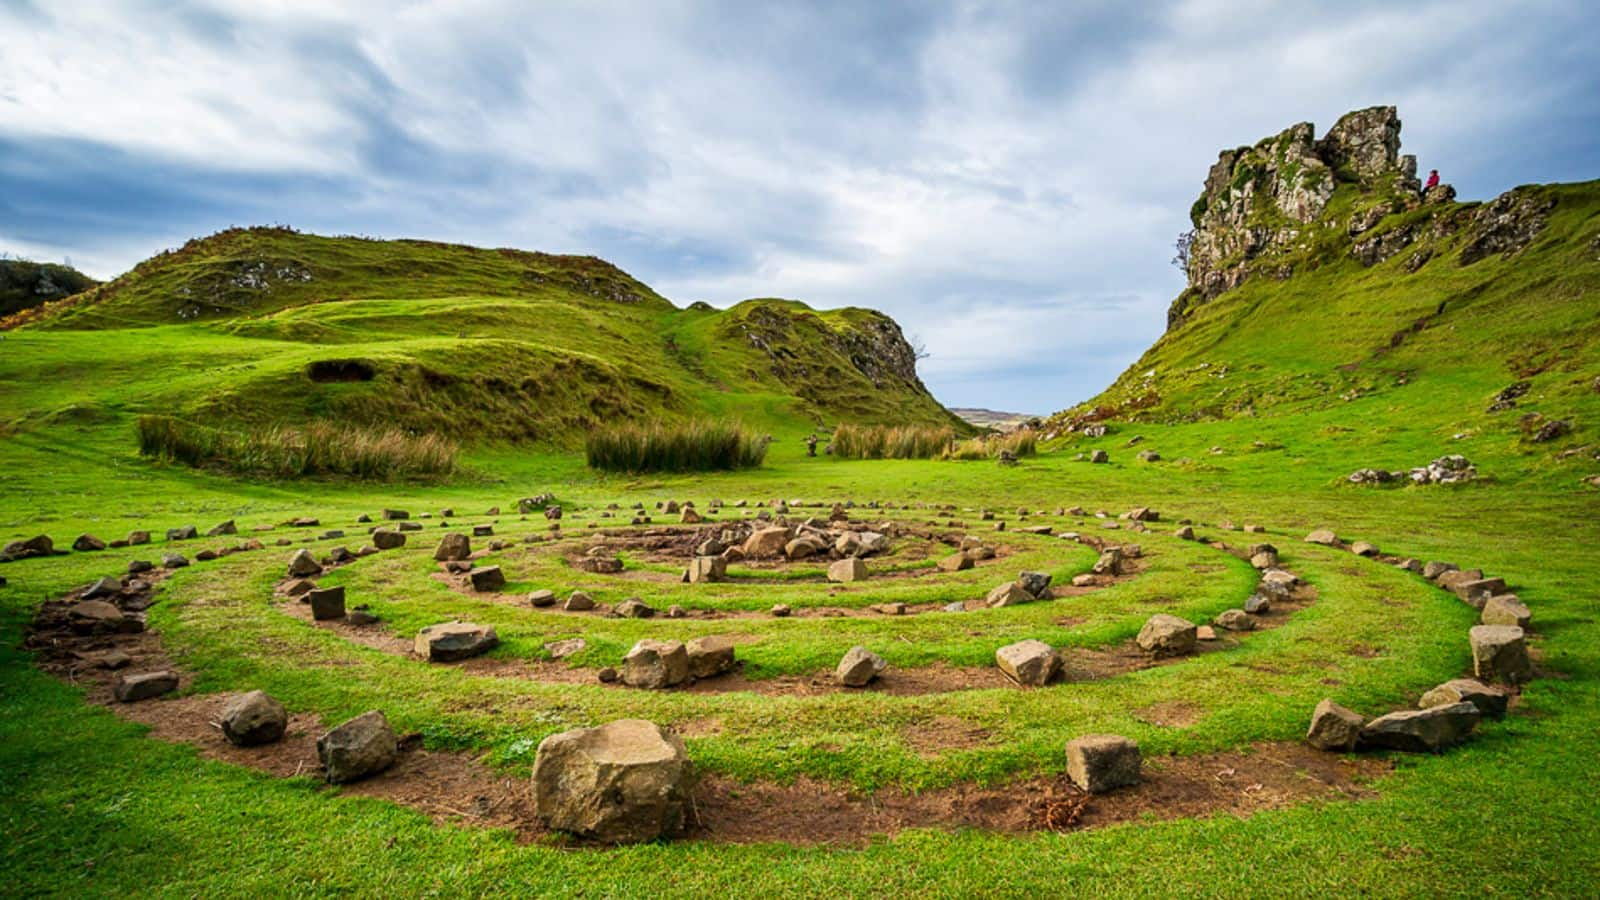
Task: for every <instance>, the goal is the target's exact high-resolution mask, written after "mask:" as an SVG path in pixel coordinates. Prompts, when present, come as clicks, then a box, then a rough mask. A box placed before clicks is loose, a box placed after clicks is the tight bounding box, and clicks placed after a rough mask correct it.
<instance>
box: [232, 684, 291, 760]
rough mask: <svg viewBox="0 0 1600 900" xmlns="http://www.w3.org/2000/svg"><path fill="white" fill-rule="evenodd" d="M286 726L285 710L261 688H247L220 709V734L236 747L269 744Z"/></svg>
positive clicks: (287, 719)
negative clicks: (257, 689) (254, 689)
mask: <svg viewBox="0 0 1600 900" xmlns="http://www.w3.org/2000/svg"><path fill="white" fill-rule="evenodd" d="M288 727H289V711H288V710H286V709H284V708H283V704H282V703H279V702H278V701H277V700H275V699H273V698H272V697H271V696H270V695H268V694H267V693H266V692H265V691H250V692H249V693H245V694H240V695H238V696H237V697H234V698H233V699H232V700H229V701H228V704H227V705H226V706H224V707H223V708H222V735H223V737H226V738H227V739H228V741H229V742H230V743H232V744H235V745H237V746H240V747H254V746H257V745H259V744H270V743H272V742H273V741H276V740H278V739H279V738H281V737H283V732H284V729H286V728H288Z"/></svg>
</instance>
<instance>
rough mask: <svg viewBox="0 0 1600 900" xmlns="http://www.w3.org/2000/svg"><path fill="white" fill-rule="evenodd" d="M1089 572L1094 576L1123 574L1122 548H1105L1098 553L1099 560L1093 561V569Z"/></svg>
mask: <svg viewBox="0 0 1600 900" xmlns="http://www.w3.org/2000/svg"><path fill="white" fill-rule="evenodd" d="M1089 571H1090V572H1092V573H1093V574H1095V575H1121V574H1123V565H1122V548H1120V547H1107V548H1106V549H1105V550H1103V551H1102V552H1101V553H1100V558H1099V559H1097V560H1095V562H1094V568H1092V569H1090V570H1089Z"/></svg>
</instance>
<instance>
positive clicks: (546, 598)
mask: <svg viewBox="0 0 1600 900" xmlns="http://www.w3.org/2000/svg"><path fill="white" fill-rule="evenodd" d="M528 605H529V606H534V607H539V608H543V607H546V606H555V605H556V592H555V591H550V590H543V591H534V592H532V593H530V594H529V595H528Z"/></svg>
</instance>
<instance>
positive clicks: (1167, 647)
mask: <svg viewBox="0 0 1600 900" xmlns="http://www.w3.org/2000/svg"><path fill="white" fill-rule="evenodd" d="M1198 639H1199V638H1198V635H1197V634H1196V633H1195V624H1194V623H1193V622H1190V621H1188V620H1186V619H1180V618H1178V617H1177V616H1170V615H1167V614H1166V613H1156V614H1155V615H1153V616H1151V617H1150V618H1149V620H1148V621H1146V622H1145V623H1144V627H1143V628H1141V629H1139V637H1138V642H1139V647H1140V649H1142V650H1144V651H1145V652H1146V653H1153V654H1155V655H1156V656H1185V655H1187V654H1190V653H1193V652H1194V649H1195V642H1196V641H1197V640H1198Z"/></svg>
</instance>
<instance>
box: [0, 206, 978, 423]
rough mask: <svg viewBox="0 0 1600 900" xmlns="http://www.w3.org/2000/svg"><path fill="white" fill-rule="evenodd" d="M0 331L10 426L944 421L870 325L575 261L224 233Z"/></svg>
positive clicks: (911, 362) (903, 359)
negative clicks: (176, 420) (701, 293)
mask: <svg viewBox="0 0 1600 900" xmlns="http://www.w3.org/2000/svg"><path fill="white" fill-rule="evenodd" d="M9 324H10V325H11V326H12V328H13V331H12V332H11V334H10V336H9V342H8V345H7V346H8V352H7V354H6V358H5V359H4V360H3V361H0V379H3V380H6V381H10V382H12V383H13V384H15V385H16V386H17V387H18V390H16V391H11V392H7V394H8V399H6V400H0V422H7V423H8V427H9V428H10V429H12V430H14V431H15V430H25V429H27V428H28V427H30V425H31V423H35V422H38V421H40V420H49V419H53V418H59V417H68V418H71V419H73V420H76V421H90V422H98V423H106V422H112V421H118V420H122V419H126V418H128V417H129V416H131V415H133V414H135V413H143V412H157V413H163V414H168V415H174V416H179V417H182V418H187V419H193V420H197V421H205V422H208V423H213V424H215V423H234V424H251V425H261V424H277V423H285V424H291V425H292V424H296V423H301V422H305V421H308V420H322V419H328V420H336V421H339V422H342V423H353V424H357V425H372V426H397V427H400V428H403V429H406V430H408V431H413V432H419V433H446V434H448V435H450V436H451V437H452V438H454V439H456V440H459V441H462V442H464V443H468V444H472V443H482V442H495V441H508V440H509V441H533V442H540V443H544V444H549V445H555V446H571V445H573V444H575V443H577V442H578V441H579V440H580V439H581V435H582V434H583V432H584V431H585V430H586V429H588V428H590V427H592V426H594V425H597V424H600V423H605V422H612V421H619V420H645V419H656V418H668V419H671V418H686V417H693V416H716V417H736V418H741V419H743V420H745V421H746V422H747V423H748V424H751V425H755V426H758V427H765V428H774V429H776V428H784V429H786V430H796V429H803V428H804V429H808V428H810V427H812V426H813V425H817V424H832V423H834V422H839V421H853V422H915V423H940V424H943V423H949V422H953V421H955V420H954V419H953V417H952V416H951V415H950V414H949V413H947V412H946V411H945V410H944V409H943V408H942V407H941V406H940V405H939V404H938V402H937V401H935V400H934V399H933V397H932V396H931V395H929V394H928V392H927V390H926V388H925V387H924V386H923V385H922V383H921V381H920V380H919V379H918V378H917V375H916V371H915V358H914V354H913V352H912V351H911V349H910V347H909V346H908V345H907V344H906V342H905V340H904V338H903V336H902V335H901V332H900V329H899V327H898V326H897V325H895V323H894V322H893V320H891V319H889V318H888V317H886V316H883V315H881V314H879V313H876V312H872V311H869V310H862V309H842V310H827V311H818V310H813V309H811V308H809V307H807V306H806V305H805V304H802V303H798V302H794V301H780V300H750V301H746V302H744V303H741V304H739V305H738V306H736V307H734V308H733V309H730V310H726V311H718V310H715V309H713V308H711V307H709V306H706V305H705V304H695V305H693V306H691V307H690V308H688V309H679V308H677V307H675V306H674V305H673V304H672V303H670V302H669V301H667V300H666V299H664V298H663V297H661V296H660V295H659V294H657V293H656V292H654V291H653V290H651V289H650V288H649V287H648V286H646V285H644V284H642V283H640V282H639V281H637V280H635V279H634V278H632V277H630V276H629V275H627V274H626V273H625V272H623V271H621V270H620V269H618V268H616V267H615V266H612V265H610V264H609V263H606V262H604V261H602V260H599V259H595V258H592V257H575V256H553V255H550V254H543V253H529V252H524V251H520V250H485V249H479V248H474V247H465V246H458V245H450V244H439V243H432V242H424V241H376V240H365V239H360V238H348V237H339V238H336V237H322V236H315V235H307V234H300V233H297V232H294V231H292V230H289V229H282V228H259V229H248V230H238V229H236V230H230V231H226V232H222V233H220V234H217V235H213V236H211V237H208V238H204V239H201V240H195V241H191V242H190V243H188V244H187V245H185V246H184V247H183V248H181V249H179V250H176V251H172V252H168V253H163V254H161V255H159V256H156V257H154V258H152V259H149V260H147V261H145V262H143V263H140V264H139V265H138V266H136V267H135V268H134V269H133V270H132V271H131V272H129V273H127V274H126V275H124V276H122V277H120V278H117V279H115V280H114V281H111V282H108V283H106V284H104V285H101V286H99V287H97V288H94V289H93V290H90V291H88V292H87V293H85V294H82V295H79V296H76V297H72V298H69V299H67V300H65V301H62V302H58V303H53V304H49V305H47V306H46V307H43V308H40V309H37V310H32V311H29V312H28V313H26V314H24V315H22V316H17V317H14V318H13V319H12V320H10V323H9ZM41 370H49V371H53V372H55V373H56V376H57V377H55V378H53V379H52V380H51V381H50V382H49V383H48V384H41V383H38V382H37V381H35V380H33V379H31V378H29V377H27V375H26V373H37V372H39V371H41ZM30 388H31V389H30Z"/></svg>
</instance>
